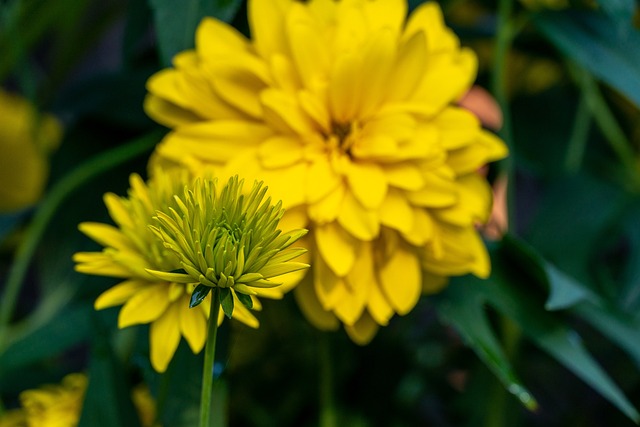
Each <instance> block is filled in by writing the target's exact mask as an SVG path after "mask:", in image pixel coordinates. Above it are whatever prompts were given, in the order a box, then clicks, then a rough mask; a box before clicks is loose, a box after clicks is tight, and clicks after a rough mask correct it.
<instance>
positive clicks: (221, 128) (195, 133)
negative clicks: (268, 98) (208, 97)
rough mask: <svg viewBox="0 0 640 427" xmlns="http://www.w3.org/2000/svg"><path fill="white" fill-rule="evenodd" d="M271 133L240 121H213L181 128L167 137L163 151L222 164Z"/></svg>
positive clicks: (251, 147)
mask: <svg viewBox="0 0 640 427" xmlns="http://www.w3.org/2000/svg"><path fill="white" fill-rule="evenodd" d="M271 134H272V131H271V130H270V129H269V128H268V127H266V126H264V125H262V124H257V123H252V122H246V121H241V120H215V121H205V122H199V123H197V124H192V125H187V126H183V127H181V128H180V129H179V130H177V131H175V132H172V133H170V134H169V135H167V136H166V137H165V138H164V140H163V142H162V145H163V146H164V150H167V149H175V150H177V153H176V155H184V153H193V154H194V155H196V156H198V158H200V159H202V160H205V161H210V162H216V163H219V162H225V161H228V160H230V159H232V158H233V157H235V156H236V155H237V154H238V152H239V151H241V150H245V149H255V148H257V147H258V144H259V143H261V142H262V141H264V140H265V139H267V138H268V137H269V136H271Z"/></svg>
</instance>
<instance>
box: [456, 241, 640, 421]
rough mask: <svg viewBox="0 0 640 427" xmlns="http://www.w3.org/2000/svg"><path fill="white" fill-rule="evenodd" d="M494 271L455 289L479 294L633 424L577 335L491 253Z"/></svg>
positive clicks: (631, 412) (630, 411)
mask: <svg viewBox="0 0 640 427" xmlns="http://www.w3.org/2000/svg"><path fill="white" fill-rule="evenodd" d="M493 255H494V256H493V257H492V261H493V268H494V272H493V274H492V276H491V278H490V280H488V281H482V280H479V279H475V278H468V279H466V280H465V281H464V283H462V284H459V286H466V287H467V289H466V290H465V291H464V292H467V293H468V292H469V291H471V290H476V291H478V292H482V294H483V295H484V297H485V298H486V301H487V302H488V303H489V304H490V305H492V306H493V307H495V308H496V309H497V310H498V311H499V312H501V313H502V314H503V315H505V316H508V317H509V318H511V319H513V320H514V321H515V322H516V323H517V324H518V325H519V326H520V328H521V329H522V331H523V332H524V334H525V335H526V336H527V337H528V338H529V339H530V340H531V341H532V342H534V343H535V344H536V345H537V346H539V347H540V348H541V349H543V350H544V351H546V352H547V353H549V354H550V355H551V356H552V357H553V358H555V359H556V360H557V361H558V362H560V363H561V364H562V365H564V366H565V367H566V368H567V369H569V370H570V371H572V372H573V373H574V374H575V375H577V376H578V377H580V378H581V379H582V380H583V381H584V382H586V383H587V384H589V385H590V386H591V387H593V388H594V389H595V390H596V391H598V393H600V394H601V395H602V396H603V397H605V398H606V399H608V400H609V401H610V402H611V403H613V404H614V405H615V406H616V407H617V408H618V409H619V410H620V411H622V412H623V413H624V414H625V415H627V416H628V417H629V418H631V419H632V420H634V421H638V420H639V419H640V415H639V414H638V412H637V410H636V409H635V408H634V407H633V405H632V404H631V403H630V402H629V400H628V399H627V398H626V397H625V396H624V394H623V393H622V391H621V390H620V388H619V387H618V386H617V385H616V384H615V383H614V382H613V381H612V379H611V378H610V377H609V376H608V375H607V374H606V372H605V371H604V370H603V369H602V368H601V367H600V366H599V365H598V363H597V362H596V361H595V360H594V359H593V357H592V356H591V355H590V354H589V352H588V351H587V350H586V349H585V348H584V346H583V345H582V341H581V339H580V336H579V335H578V334H577V333H576V332H575V331H573V330H572V329H570V328H569V327H568V326H567V325H566V322H565V321H564V320H563V319H562V318H561V317H559V316H557V315H556V314H555V313H553V312H548V311H545V310H544V308H543V305H542V304H541V301H539V299H538V298H536V296H535V295H532V294H531V290H530V289H529V286H528V285H530V283H527V281H526V279H525V278H526V276H524V277H523V276H522V275H520V274H513V273H514V271H513V269H512V266H511V265H510V263H509V260H508V259H507V258H503V256H502V254H500V252H499V251H494V252H493Z"/></svg>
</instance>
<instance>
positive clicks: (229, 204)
mask: <svg viewBox="0 0 640 427" xmlns="http://www.w3.org/2000/svg"><path fill="white" fill-rule="evenodd" d="M243 184H244V180H240V179H239V178H238V177H237V176H234V177H232V178H231V179H229V181H228V182H227V184H226V185H225V186H224V187H223V188H222V189H221V190H219V189H218V185H217V180H216V179H197V180H196V181H195V182H194V184H193V186H192V187H191V188H190V187H186V188H185V190H184V194H183V196H182V197H180V196H178V195H176V196H174V198H175V202H176V204H177V206H178V208H177V209H173V208H168V209H167V210H168V211H167V212H163V211H157V212H156V216H155V217H154V219H155V220H156V225H150V228H151V230H152V231H153V232H154V233H155V235H156V236H157V237H158V238H160V239H161V240H162V242H163V243H164V246H165V247H166V248H167V249H169V250H171V251H172V252H173V253H175V254H176V255H177V257H178V259H179V261H180V265H181V266H182V268H181V269H179V270H175V271H171V272H164V271H158V270H151V269H148V270H147V271H148V272H149V273H150V274H152V275H153V276H155V277H157V278H159V279H162V280H166V281H169V282H174V283H185V284H186V283H198V285H197V286H196V288H195V289H194V291H193V294H192V296H191V302H190V306H191V307H195V306H197V305H198V304H200V303H201V302H202V301H203V300H204V298H205V297H206V296H207V295H208V294H209V292H210V291H211V290H212V289H213V288H215V287H217V288H219V295H220V301H219V302H220V305H221V307H222V310H223V311H224V313H225V315H226V316H227V317H231V315H232V313H233V307H234V302H233V301H234V298H233V294H235V295H236V296H237V298H238V300H239V301H240V302H242V304H244V305H245V306H246V307H248V308H252V299H251V296H252V295H259V290H260V289H261V288H271V287H275V286H278V285H280V284H281V283H280V282H278V281H274V280H271V279H272V278H275V277H277V276H281V275H283V274H287V273H291V272H294V271H297V270H301V269H304V268H308V267H309V265H308V264H304V263H300V262H294V261H291V260H292V259H294V258H296V257H298V256H299V255H301V254H303V253H304V252H306V249H304V248H300V247H292V244H293V243H295V242H296V241H297V240H298V239H300V238H301V237H302V236H304V235H305V234H306V233H307V231H306V230H294V231H290V232H286V233H282V232H281V230H279V229H278V222H279V220H280V218H282V215H283V214H284V209H282V204H281V202H278V203H277V204H275V205H272V204H271V199H270V198H266V199H265V195H266V192H267V187H264V186H263V184H262V182H256V183H254V185H253V188H252V189H251V191H250V192H249V193H248V194H244V193H243Z"/></svg>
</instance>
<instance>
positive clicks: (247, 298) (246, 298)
mask: <svg viewBox="0 0 640 427" xmlns="http://www.w3.org/2000/svg"><path fill="white" fill-rule="evenodd" d="M236 296H237V297H238V299H239V300H240V302H241V303H242V305H244V306H245V307H247V308H248V309H252V308H253V300H252V299H251V295H247V294H243V293H241V292H237V291H236Z"/></svg>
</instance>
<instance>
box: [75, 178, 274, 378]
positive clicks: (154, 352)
mask: <svg viewBox="0 0 640 427" xmlns="http://www.w3.org/2000/svg"><path fill="white" fill-rule="evenodd" d="M189 182H190V178H189V177H188V175H187V174H186V173H163V172H162V171H161V170H156V171H155V173H154V176H153V178H152V179H151V180H150V181H149V182H148V184H145V182H144V181H143V180H142V178H140V176H138V175H135V174H134V175H132V176H131V179H130V183H131V189H130V190H129V197H118V196H116V195H115V194H111V193H108V194H106V195H105V197H104V201H105V204H106V205H107V208H108V210H109V214H110V216H111V218H112V219H113V221H114V222H115V223H116V226H112V225H108V224H101V223H91V222H86V223H82V224H80V227H79V228H80V230H81V231H82V232H83V233H84V234H86V235H87V236H89V237H90V238H92V239H93V240H95V241H96V242H98V243H100V244H101V245H103V246H104V247H105V249H104V250H103V251H102V252H80V253H77V254H75V255H74V261H75V262H76V263H77V264H76V270H77V271H79V272H81V273H85V274H94V275H99V276H109V277H118V278H122V279H125V280H124V281H123V282H121V283H119V284H117V285H116V286H114V287H112V288H110V289H108V290H107V291H106V292H104V293H103V294H102V295H100V296H99V297H98V299H97V300H96V302H95V308H96V309H98V310H101V309H104V308H108V307H113V306H118V305H121V304H124V306H123V307H122V309H121V310H120V313H119V317H118V327H120V328H125V327H127V326H131V325H136V324H147V323H150V324H151V328H150V335H149V345H150V353H151V364H152V366H153V367H154V369H155V370H157V371H158V372H164V371H165V370H166V369H167V366H168V365H169V362H170V361H171V358H172V357H173V354H174V353H175V351H176V348H177V347H178V344H179V342H180V337H181V336H184V337H185V339H186V340H187V343H188V344H189V346H190V347H191V350H192V351H193V352H194V353H198V352H200V351H201V350H202V348H203V347H204V344H205V339H206V329H207V319H208V318H209V304H201V305H200V306H198V307H196V308H194V309H190V308H189V302H190V299H191V294H192V292H193V290H194V288H195V286H196V284H195V283H186V284H185V283H176V282H174V281H170V280H164V279H159V278H158V277H156V276H154V275H152V274H151V273H149V272H148V270H158V271H164V272H170V271H174V270H178V269H181V268H182V267H181V264H180V260H179V258H178V257H177V256H176V255H175V254H174V253H173V252H172V251H171V250H169V249H168V248H166V247H165V246H164V244H163V242H162V241H161V240H160V239H158V238H157V237H156V235H155V234H154V232H153V231H152V230H151V229H150V228H149V226H150V225H153V224H156V222H155V221H154V219H153V217H154V216H156V212H157V211H158V210H160V211H168V209H169V208H172V209H178V210H179V207H178V204H177V202H176V199H175V198H174V196H175V195H177V194H182V193H183V192H184V188H185V185H186V184H187V183H189ZM267 296H271V297H276V298H277V297H278V296H279V295H278V294H277V292H275V293H273V294H270V295H267ZM208 298H210V296H209V297H208ZM236 302H239V301H236ZM253 303H254V308H255V309H258V310H259V309H260V303H259V301H258V300H257V299H255V298H254V300H253ZM237 306H238V308H237V310H236V311H234V318H236V319H238V320H240V321H241V322H243V323H246V324H247V325H249V326H251V327H258V320H257V319H256V318H255V317H254V316H253V315H252V314H251V312H250V311H249V310H248V309H246V308H245V307H244V306H243V305H242V304H237ZM219 321H220V322H221V321H222V315H221V316H220V317H219Z"/></svg>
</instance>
